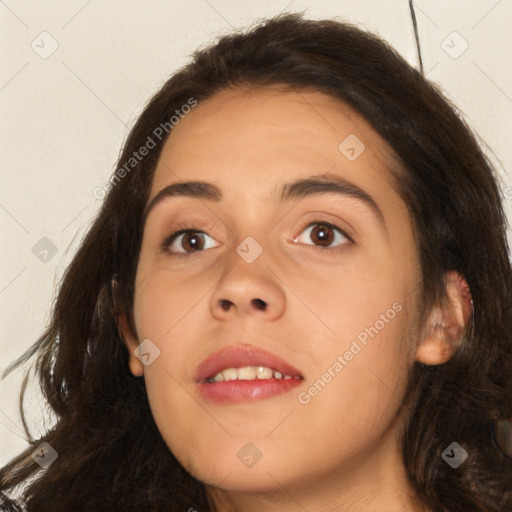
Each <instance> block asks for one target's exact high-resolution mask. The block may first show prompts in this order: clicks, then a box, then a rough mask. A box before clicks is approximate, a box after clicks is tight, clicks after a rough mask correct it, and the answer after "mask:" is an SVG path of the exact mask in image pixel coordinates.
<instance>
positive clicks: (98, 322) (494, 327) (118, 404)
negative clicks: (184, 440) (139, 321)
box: [0, 14, 512, 512]
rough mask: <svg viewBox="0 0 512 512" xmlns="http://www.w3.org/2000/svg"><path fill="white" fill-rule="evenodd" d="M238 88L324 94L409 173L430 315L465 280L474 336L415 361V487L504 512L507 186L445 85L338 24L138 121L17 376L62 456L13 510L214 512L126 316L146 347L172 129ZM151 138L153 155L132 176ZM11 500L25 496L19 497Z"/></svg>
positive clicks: (218, 67)
mask: <svg viewBox="0 0 512 512" xmlns="http://www.w3.org/2000/svg"><path fill="white" fill-rule="evenodd" d="M246 85H247V86H251V87H261V88H264V87H268V86H271V85H284V86H287V87H289V88H292V89H295V90H298V91H300V90H305V89H309V90H311V89H313V90H316V91H320V92H323V93H325V94H328V95H330V96H332V97H333V98H336V99H338V100H340V101H342V102H344V103H345V104H346V105H349V106H350V107H351V108H353V109H354V110H355V111H357V112H358V113H359V114H361V115H362V116H363V117H364V118H366V120H367V121H368V122H369V123H370V124H371V125H372V126H373V128H374V129H375V130H376V131H377V132H378V133H379V134H380V136H381V137H382V138H383V139H384V140H385V141H386V142H387V143H388V144H389V146H390V147H391V148H392V150H393V152H394V154H395V155H396V159H397V162H398V163H399V167H400V168H402V169H403V170H404V172H401V173H400V174H397V176H396V188H397V191H398V192H399V193H400V195H401V197H402V198H403V199H404V201H405V202H406V204H407V205H408V208H409V211H410V214H411V217H412V220H413V223H414V230H415V235H416V243H417V250H418V254H419V258H420V263H421V269H422V276H423V282H422V283H423V284H422V287H423V289H422V299H423V300H422V311H423V312H425V313H426V312H427V311H428V310H429V308H430V307H431V306H432V305H434V304H437V303H440V302H441V301H443V300H444V298H445V290H444V279H443V276H444V273H445V272H446V271H449V270H456V271H458V272H459V273H460V274H462V275H464V276H465V278H466V280H467V282H468V284H469V288H470V290H471V294H472V298H473V302H474V315H473V322H472V324H471V325H470V326H469V328H468V329H467V331H466V334H465V337H464V340H463V343H461V345H460V346H459V347H458V348H457V350H456V352H455V354H454V356H453V357H452V358H451V359H450V360H449V361H448V362H447V363H446V364H443V365H439V366H435V367H426V366H424V365H421V364H419V363H416V364H415V365H414V367H413V369H412V371H411V375H410V382H409V387H408V390H407V394H406V396H405V397H404V404H407V407H408V410H409V415H408V418H409V419H408V424H407V427H406V429H405V434H404V436H403V444H402V446H403V460H404V464H405V467H406V470H407V473H408V476H409V480H410V482H411V485H412V486H413V488H414V489H415V491H416V493H417V495H418V497H419V499H420V500H421V501H422V502H423V503H424V504H425V505H426V506H428V507H429V508H430V509H431V510H433V511H436V512H437V511H444V512H455V511H465V512H467V511H476V510H478V511H485V512H503V511H505V510H512V459H511V458H509V457H507V456H506V455H504V454H503V453H501V452H500V450H498V449H497V447H496V445H495V444H494V443H493V442H492V422H493V420H494V419H496V418H500V417H511V416H512V382H511V379H510V376H511V375H512V332H511V331H512V300H511V292H510V290H511V289H512V286H511V285H512V279H511V277H512V274H511V268H510V262H509V250H508V246H507V241H506V218H505V215H504V212H503V207H502V199H501V193H500V189H499V186H498V177H497V174H496V172H495V170H494V169H493V168H492V166H491V164H490V163H489V161H488V160H487V159H486V157H485V156H484V154H483V152H482V150H481V149H480V148H479V145H478V143H477V141H476V138H475V136H474V135H473V134H472V132H471V130H470V129H469V128H468V127H467V126H466V124H465V123H464V121H463V120H461V118H460V117H459V116H458V115H457V113H456V109H455V108H454V107H453V106H452V105H451V104H450V103H449V101H447V100H446V99H445V98H444V97H443V94H442V92H441V91H440V89H438V88H437V87H436V86H434V85H433V84H432V83H430V82H428V81H427V80H426V79H425V78H424V77H423V76H422V75H421V74H420V73H419V72H418V71H416V70H415V69H414V68H412V67H411V66H410V65H408V64H407V62H406V61H405V60H404V59H403V58H401V57H400V56H399V55H398V54H397V53H396V52H395V51H394V50H393V49H392V48H390V47H389V45H388V44H387V43H385V42H384V41H382V40H380V39H379V38H377V37H376V36H374V35H371V34H369V33H366V32H364V31H362V30H360V29H358V28H356V27H355V26H352V25H349V24H346V23H340V22H336V21H332V20H329V21H313V20H307V19H304V18H303V17H302V16H301V15H299V14H287V15H281V16H279V17H276V18H273V19H270V20H265V21H263V22H261V23H259V24H257V25H256V26H254V27H252V28H251V30H250V31H248V32H246V33H237V34H233V35H228V36H224V37H222V38H221V39H220V40H218V41H217V42H216V43H215V44H213V45H211V46H210V47H208V48H206V49H202V50H201V51H197V52H196V53H195V54H194V56H193V59H192V61H191V62H190V63H189V64H188V65H186V66H185V67H183V68H182V69H181V70H179V71H178V72H177V73H175V74H174V75H173V76H172V77H171V78H170V79H169V80H168V81H167V82H166V83H165V85H164V86H163V87H162V88H161V90H159V91H158V93H157V94H156V95H155V96H154V97H153V98H152V99H151V100H150V101H149V103H148V104H147V106H146V107H145V109H144V111H143V112H142V114H141V115H140V117H139V119H138V121H137V123H136V124H135V126H134V128H133V129H132V131H131V133H130V135H129V137H128V138H127V140H126V143H125V145H124V149H123V151H122V154H121V156H120V159H119V163H118V168H117V169H118V170H119V169H121V168H122V167H123V166H125V171H126V172H124V173H120V172H118V171H116V173H117V175H116V179H115V180H113V181H112V184H111V187H110V189H109V191H108V193H107V195H106V197H105V200H104V202H103V205H102V208H101V210H100V211H99V213H98V215H97V217H96V219H95V220H94V223H93V224H92V227H91V228H90V230H89V232H88V233H87V235H86V236H85V237H84V240H83V242H82V244H81V246H80V248H79V250H78V251H77V253H76V255H75V257H74V259H73V261H72V263H71V264H70V265H69V267H68V268H67V271H66V273H65V275H64V276H63V279H62V282H61V285H60V289H59V291H58V297H57V300H56V303H55V305H54V308H53V310H52V316H51V322H50V325H49V327H48V328H47V330H46V331H45V332H44V333H43V334H42V336H41V337H40V338H39V339H38V340H37V342H36V343H35V344H34V345H33V346H32V348H31V349H30V350H29V351H28V352H27V353H26V354H25V355H24V356H23V357H22V358H21V359H20V360H18V361H17V362H16V363H15V365H14V366H12V367H11V368H10V369H8V371H11V370H12V369H13V368H15V367H18V366H19V365H20V364H22V363H24V362H26V361H28V360H29V359H30V358H32V357H33V358H35V360H34V363H35V366H36V368H37V372H38V375H39V379H40V384H41V387H42V390H43V392H44V394H45V396H46V398H47V400H48V403H49V406H50V407H51V409H52V411H53V413H54V414H55V416H56V418H57V421H56V423H55V426H54V427H53V428H51V430H50V431H49V432H48V433H47V434H46V435H45V436H44V437H42V438H41V439H37V440H32V442H33V445H34V447H35V446H37V445H38V444H39V443H41V442H43V441H46V442H48V443H49V444H50V445H51V447H52V448H53V449H54V450H56V452H57V453H58V458H57V459H56V460H55V461H54V462H53V463H52V464H51V465H50V466H49V467H48V468H47V469H46V470H42V469H41V468H40V466H39V465H38V464H37V463H36V462H35V461H34V460H33V459H32V458H31V456H30V454H31V453H32V451H33V449H34V448H33V447H31V448H30V449H28V450H26V451H25V452H24V453H22V454H21V455H20V456H18V457H16V458H15V459H14V460H13V461H11V462H10V463H9V464H8V465H7V466H5V467H4V468H3V469H2V472H1V475H0V477H1V480H0V490H1V491H2V493H1V494H2V496H3V500H4V508H5V509H6V510H17V508H16V507H17V506H24V507H25V508H26V510H28V511H30V512H32V511H43V510H44V511H46V510H52V511H54V512H58V511H69V510H75V511H80V510H84V511H85V510H87V511H92V510H98V511H107V510H108V511H110V512H115V511H117V510H119V511H124V512H125V511H130V510H144V511H148V512H149V511H164V510H165V511H166V512H169V511H171V510H176V511H178V510H179V511H184V510H188V509H189V508H194V509H196V510H198V511H206V510H210V508H209V505H208V500H207V497H206V493H205V488H204V486H203V484H202V483H201V482H199V481H197V480H196V479H194V478H193V477H192V476H191V475H189V474H188V473H187V472H186V471H185V470H184V469H183V468H182V467H181V465H180V464H179V462H178V461H177V460H176V459H175V457H174V456H173V454H172V453H171V452H170V450H169V449H168V447H167V446H166V444H165V442H164V441H163V439H162V437H161V436H160V433H159V431H158V429H157V428H156V425H155V423H154V421H153V418H152V415H151V412H150V409H149V406H148V400H147V396H146V390H145V387H144V379H138V378H135V377H134V376H132V374H131V373H130V372H129V370H128V352H127V349H126V347H125V345H124V343H123V342H122V340H121V338H120V336H119V333H118V330H117V327H116V314H117V313H118V312H119V311H121V310H123V311H126V312H128V314H129V324H130V328H131V329H132V331H133V332H134V333H136V330H135V325H134V322H133V298H134V279H135V274H136V270H137V263H138V257H139V252H140V247H141V241H142V231H143V212H144V206H145V204H146V202H147V200H148V197H149V190H150V186H151V182H152V178H153V174H154V171H155V166H156V163H157V160H158V157H159V154H160V151H161V148H162V145H163V143H164V142H165V140H166V137H167V136H168V134H167V132H169V133H171V136H172V126H171V124H172V123H169V120H170V118H171V116H172V115H173V114H174V113H175V112H176V110H178V111H179V110H180V109H181V108H182V107H183V106H184V105H186V104H189V105H190V101H191V99H192V100H194V101H198V102H201V101H202V100H204V99H206V98H208V97H211V96H212V95H214V94H215V93H216V92H218V91H220V90H222V89H225V88H228V87H237V86H246ZM165 123H167V125H166V124H165ZM158 127H161V130H160V132H158V131H157V132H156V133H160V136H159V137H157V136H156V135H155V131H156V130H157V128H158ZM162 127H164V128H165V129H164V131H162ZM167 128H168V129H167ZM148 137H151V139H152V141H153V142H154V143H155V144H154V147H152V148H151V150H150V151H149V152H148V154H147V155H146V156H145V157H144V158H141V159H140V160H138V161H137V162H132V163H133V164H134V165H133V166H131V164H130V166H129V167H126V163H127V162H129V161H130V158H132V157H133V152H134V151H137V150H139V148H141V147H142V146H144V145H147V144H148ZM121 174H122V176H121ZM114 277H115V278H116V283H117V290H116V296H117V301H116V305H117V306H116V307H117V310H116V311H114V308H113V301H112V280H113V279H114ZM452 442H457V443H458V444H459V445H460V446H461V447H463V448H464V449H465V450H466V452H467V453H468V455H469V456H468V458H467V459H466V461H465V462H464V463H463V464H462V465H460V466H459V467H458V468H457V469H453V468H452V467H450V465H448V464H447V463H446V462H445V460H443V458H442V456H441V455H442V452H443V450H444V449H445V448H446V447H447V446H449V445H450V444H451V443H452ZM18 486H23V487H24V488H23V498H21V499H16V498H13V497H12V496H13V493H14V491H15V490H16V488H17V487H18ZM9 496H10V497H11V499H10V500H9Z"/></svg>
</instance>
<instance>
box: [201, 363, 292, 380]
mask: <svg viewBox="0 0 512 512" xmlns="http://www.w3.org/2000/svg"><path fill="white" fill-rule="evenodd" d="M271 378H274V379H284V380H288V379H294V378H296V379H299V378H300V377H292V376H291V375H283V374H282V373H281V372H278V371H275V370H273V369H272V368H268V367H266V366H244V367H243V368H226V369H225V370H222V371H221V372H219V373H217V375H215V376H214V377H211V378H210V379H208V380H207V382H222V381H230V380H254V379H262V380H268V379H271Z"/></svg>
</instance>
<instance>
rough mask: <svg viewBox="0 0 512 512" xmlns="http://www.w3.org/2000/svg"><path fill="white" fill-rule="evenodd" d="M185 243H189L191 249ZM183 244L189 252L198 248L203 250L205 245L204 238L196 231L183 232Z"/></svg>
mask: <svg viewBox="0 0 512 512" xmlns="http://www.w3.org/2000/svg"><path fill="white" fill-rule="evenodd" d="M185 243H187V244H189V247H190V249H191V250H190V251H189V250H188V249H187V247H186V246H185ZM181 246H182V247H183V249H185V251H187V252H194V251H196V250H201V249H202V248H203V247H204V238H203V237H202V236H201V235H199V234H197V233H194V232H190V233H183V238H182V240H181Z"/></svg>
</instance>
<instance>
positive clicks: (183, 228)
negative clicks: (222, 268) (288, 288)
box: [160, 219, 354, 257]
mask: <svg viewBox="0 0 512 512" xmlns="http://www.w3.org/2000/svg"><path fill="white" fill-rule="evenodd" d="M316 224H323V225H325V226H328V227H330V228H332V229H334V230H336V231H338V232H339V233H340V234H341V235H342V236H343V237H344V238H346V239H347V240H348V243H351V244H352V243H354V240H353V239H352V237H350V236H349V235H348V234H347V233H346V232H345V231H344V230H343V229H341V228H340V227H339V226H337V225H336V224H333V223H332V222H329V221H326V220H321V219H317V220H315V221H313V222H306V223H305V224H304V225H303V226H302V228H301V229H300V231H299V235H300V234H301V233H302V232H303V231H304V230H305V229H307V228H309V227H311V226H315V225H316ZM177 227H178V228H180V229H178V230H177V231H173V232H172V233H171V234H170V235H168V236H166V237H165V239H164V240H163V241H162V243H161V244H160V248H161V250H162V251H163V252H167V253H169V251H168V248H169V246H170V245H171V244H172V243H173V242H174V241H175V240H176V238H178V237H179V236H180V235H183V234H187V233H200V234H204V235H206V234H207V233H205V231H202V229H203V228H197V226H196V227H193V226H190V225H188V224H180V225H178V226H177ZM209 229H211V226H208V227H207V228H206V230H209ZM299 235H297V236H295V237H293V238H298V236H299ZM306 245H307V244H306ZM344 245H346V244H341V246H340V245H337V246H335V247H322V246H320V245H312V246H310V247H315V248H318V249H321V250H322V252H327V253H328V254H335V253H338V252H339V251H340V250H342V246H344ZM199 252H203V251H192V252H189V253H187V252H184V253H170V254H171V255H172V256H173V257H181V256H185V257H190V256H191V255H193V254H195V253H199Z"/></svg>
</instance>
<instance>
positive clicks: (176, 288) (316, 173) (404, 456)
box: [1, 15, 512, 512]
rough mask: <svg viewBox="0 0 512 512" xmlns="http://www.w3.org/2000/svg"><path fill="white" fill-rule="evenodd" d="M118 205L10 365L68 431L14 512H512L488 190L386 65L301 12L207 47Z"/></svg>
mask: <svg viewBox="0 0 512 512" xmlns="http://www.w3.org/2000/svg"><path fill="white" fill-rule="evenodd" d="M110 185H111V187H110V190H109V191H108V194H107V196H106V198H105V201H104V204H103V207H102V209H101V211H100V212H99V214H98V217H97V219H96V221H95V223H94V224H93V226H92V228H91V229H90V231H89V233H88V235H87V236H86V237H85V240H84V242H83V244H82V245H81V247H80V249H79V250H78V252H77V254H76V256H75V258H74V260H73V262H72V263H71V265H70V267H69V268H68V270H67V272H66V274H65V276H64V279H63V283H62V286H61V289H60V292H59V296H58V300H57V303H56V305H55V308H54V311H53V317H52V322H51V325H50V327H49V328H48V330H47V331H46V332H45V333H44V335H43V336H42V337H41V338H40V340H39V341H38V343H36V344H35V345H34V347H33V348H32V349H31V351H30V352H29V353H28V354H27V355H26V357H25V358H24V360H26V359H28V357H29V356H32V355H36V356H37V359H36V364H37V367H38V370H39V374H40V377H41V379H42V385H43V389H44V391H45V393H46V396H47V398H48V400H49V403H50V405H51V407H52V409H53V411H54V412H55V414H56V415H57V418H58V420H57V422H56V425H55V427H54V428H53V429H52V430H51V432H49V433H48V434H47V435H46V436H45V437H44V438H43V439H40V440H37V441H35V442H34V447H33V448H31V449H30V450H27V451H26V452H25V453H23V454H22V455H20V456H19V457H18V458H17V459H15V460H14V461H12V462H11V463H10V464H9V465H8V466H6V467H5V468H4V469H3V472H2V480H1V481H2V484H1V489H2V490H3V493H4V502H5V505H4V506H5V507H6V509H8V510H9V507H10V510H16V508H15V507H16V506H24V507H25V509H26V510H29V511H32V510H34V511H35V510H62V511H64V510H84V511H86V510H87V511H90V510H102V511H103V510H105V511H106V510H109V511H115V510H123V511H128V510H145V511H149V510H155V511H157V510H158V511H160V510H162V511H170V510H216V511H222V512H224V511H232V510H237V511H241V510H243V511H252V510H266V511H274V510H276V511H277V510H279V511H292V510H293V511H295V510H315V511H324V510H337V511H346V510H350V511H359V510H360V511H363V510H364V511H367V512H370V511H380V512H386V511H398V510H404V511H405V510H407V511H409V510H410V511H423V510H425V511H461V510H464V511H472V510H475V511H476V510H483V511H493V512H498V511H500V512H501V511H504V510H512V492H511V475H512V471H511V469H512V461H511V459H510V457H509V456H508V455H506V454H505V453H504V452H503V451H502V450H500V447H499V446H498V445H497V444H496V443H495V442H493V440H494V441H495V439H494V438H493V436H492V432H493V425H494V424H495V420H497V419H499V418H509V417H511V416H512V385H511V382H510V379H509V375H510V369H511V361H512V357H511V356H512V354H511V352H512V341H511V340H512V338H511V326H512V318H511V314H512V313H511V312H512V308H511V305H512V304H511V296H510V292H509V290H510V285H511V269H510V264H509V253H508V247H507V244H506V236H505V217H504V213H503V209H502V204H501V196H500V192H499V188H498V186H497V177H496V175H495V172H494V170H493V169H492V167H491V165H490V164H489V163H488V161H487V160H486V158H485V157H484V155H483V154H482V151H481V150H480V149H479V147H478V145H477V143H476V140H475V138H474V136H473V135H472V134H471V132H470V130H469V129H468V128H467V127H466V125H465V124H464V123H463V121H461V120H460V119H459V118H458V117H457V115H456V114H455V111H454V109H453V107H451V106H450V104H449V103H448V102H447V101H446V100H445V99H444V98H443V97H442V94H441V93H440V91H439V90H437V89H436V87H435V86H433V85H432V84H430V83H429V82H427V81H426V80H425V79H424V78H423V77H422V76H421V75H420V74H419V73H418V72H417V71H416V70H414V69H413V68H411V67H410V66H409V65H408V64H407V63H406V62H405V61H404V60H403V59H402V58H401V57H399V56H398V55H397V53H396V52H395V51H394V50H392V49H391V48H390V47H389V46H388V45H387V44H386V43H384V42H383V41H381V40H379V39H377V38H376V37H375V36H372V35H370V34H368V33H365V32H363V31H361V30H359V29H357V28H355V27H353V26H350V25H347V24H342V23H337V22H334V21H311V20H306V19H304V18H302V17H301V16H300V15H283V16H280V17H277V18H274V19H271V20H266V21H265V22H263V23H261V24H260V25H258V26H256V27H254V28H253V29H252V30H251V31H249V32H247V33H245V34H236V35H231V36H226V37H223V38H222V39H220V40H219V41H218V42H217V43H216V44H214V45H212V46H211V47H209V48H206V49H204V50H201V51H198V52H196V54H195V55H194V59H193V61H192V62H191V63H190V64H189V65H188V66H186V67H184V68H183V69H181V70H180V71H178V72H177V73H176V74H175V75H173V76H172V77H171V78H170V79H169V81H168V82H167V83H166V84H165V85H164V86H163V87H162V89H161V90H160V91H159V92H158V93H157V94H156V95H155V96H154V97H153V98H152V99H151V101H150V102H149V103H148V105H147V106H146V108H145V110H144V112H143V113H142V115H141V116H140V118H139V120H138V122H137V123H136V125H135V127H134V128H133V130H132V132H131V134H130V136H129V137H128V140H127V142H126V144H125V147H124V150H123V153H122V155H121V158H120V160H119V165H118V167H117V170H116V172H115V173H114V175H113V176H112V178H111V180H110ZM18 364H19V363H18ZM42 442H46V443H48V445H43V448H41V444H40V443H42ZM38 450H39V451H38ZM38 454H39V459H42V460H44V458H45V457H47V456H48V455H50V456H51V459H52V462H51V463H49V464H44V465H45V466H47V467H46V468H45V469H44V471H40V470H41V467H42V465H43V464H41V460H39V461H38V460H37V459H38ZM46 460H48V459H46ZM39 475H40V476H39ZM37 476H39V478H38V479H36V480H34V481H33V482H32V481H29V479H30V478H33V477H37ZM17 485H25V487H26V488H25V489H24V491H23V498H20V499H18V500H16V499H15V498H13V497H12V496H14V490H15V487H16V486H17ZM8 496H11V499H10V500H9V498H8ZM16 502H17V505H16Z"/></svg>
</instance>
